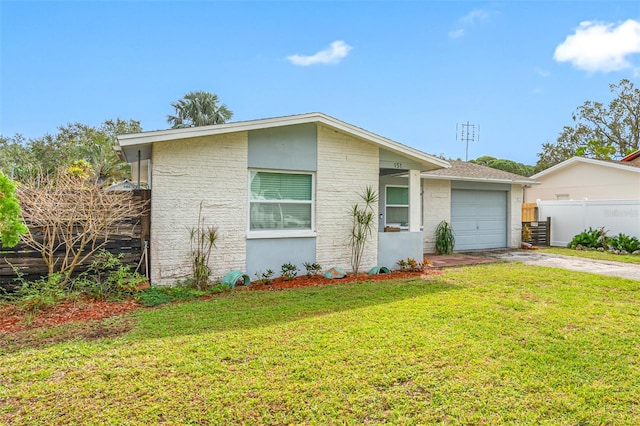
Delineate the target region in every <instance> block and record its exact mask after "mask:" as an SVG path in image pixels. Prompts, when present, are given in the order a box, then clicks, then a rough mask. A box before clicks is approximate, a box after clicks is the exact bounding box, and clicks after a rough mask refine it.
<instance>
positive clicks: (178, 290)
mask: <svg viewBox="0 0 640 426" xmlns="http://www.w3.org/2000/svg"><path fill="white" fill-rule="evenodd" d="M228 288H229V287H228V286H226V285H223V284H216V285H213V286H210V287H209V288H207V290H198V289H196V288H192V287H186V286H183V285H178V286H174V287H169V286H152V287H149V288H147V289H145V290H143V291H139V292H137V293H136V294H135V295H134V298H135V300H136V301H137V302H138V303H140V304H141V305H143V306H148V307H153V306H158V305H163V304H165V303H171V302H185V301H189V300H195V299H200V298H201V297H203V296H206V295H209V294H216V293H222V292H223V291H226V290H228Z"/></svg>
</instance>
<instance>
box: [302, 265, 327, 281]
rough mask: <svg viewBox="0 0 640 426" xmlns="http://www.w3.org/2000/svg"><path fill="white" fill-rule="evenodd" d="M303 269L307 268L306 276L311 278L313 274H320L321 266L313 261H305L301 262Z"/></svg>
mask: <svg viewBox="0 0 640 426" xmlns="http://www.w3.org/2000/svg"><path fill="white" fill-rule="evenodd" d="M303 266H304V269H306V270H307V277H309V278H311V277H313V276H314V275H318V274H320V272H321V271H322V266H320V264H319V263H316V262H313V263H310V262H305V263H303Z"/></svg>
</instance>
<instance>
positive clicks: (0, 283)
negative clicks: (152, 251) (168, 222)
mask: <svg viewBox="0 0 640 426" xmlns="http://www.w3.org/2000/svg"><path fill="white" fill-rule="evenodd" d="M133 196H134V200H135V201H139V202H140V203H138V204H139V205H140V206H141V209H140V213H139V215H137V216H136V217H129V218H126V219H124V220H123V221H121V222H120V223H118V224H117V225H116V226H115V227H114V229H112V231H111V232H113V233H111V234H110V235H109V238H108V240H107V244H106V246H105V247H104V248H105V250H107V251H109V252H110V253H113V254H116V255H118V254H123V258H122V262H123V263H125V264H127V265H130V266H131V267H132V269H135V268H136V267H137V266H138V264H139V263H140V259H141V258H142V256H143V253H144V248H145V241H146V242H147V244H148V242H149V235H150V229H151V226H150V225H151V222H150V217H151V216H150V212H149V203H148V201H149V200H150V199H151V191H150V190H135V191H134V192H133ZM31 231H32V233H33V234H34V235H37V233H38V232H37V229H33V228H32V229H31ZM0 250H1V251H0V287H3V288H11V287H13V286H14V285H15V279H16V278H17V276H18V275H17V272H16V271H18V272H19V273H20V274H22V277H23V279H25V280H28V281H31V280H37V279H39V278H42V277H44V276H46V275H47V266H46V265H45V263H44V260H43V259H42V257H41V255H40V253H39V252H38V251H36V250H34V249H32V248H31V247H29V246H27V245H26V244H24V243H19V244H18V245H17V246H15V247H12V248H4V247H3V248H2V249H0ZM64 251H65V248H64V247H61V248H60V249H59V250H58V251H57V252H56V257H57V258H58V259H61V258H62V256H63V255H64ZM58 253H59V254H58ZM91 261H92V259H91V258H90V259H88V260H87V261H85V262H84V263H83V264H82V265H79V266H78V267H77V268H76V271H75V274H78V273H80V272H82V271H84V270H86V268H87V267H88V266H89V265H90V264H91ZM148 267H149V264H148V256H146V257H145V261H144V262H142V264H141V265H140V269H139V272H140V273H142V274H145V273H146V272H147V271H148ZM75 274H74V275H75Z"/></svg>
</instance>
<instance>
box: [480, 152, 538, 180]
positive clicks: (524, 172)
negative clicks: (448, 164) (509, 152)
mask: <svg viewBox="0 0 640 426" xmlns="http://www.w3.org/2000/svg"><path fill="white" fill-rule="evenodd" d="M469 162H470V163H474V164H479V165H481V166H486V167H491V168H492V169H498V170H503V171H505V172H509V173H515V174H517V175H520V176H526V177H529V176H531V175H532V174H533V173H534V170H533V166H529V165H527V164H523V163H518V162H516V161H512V160H506V159H500V158H495V157H491V156H489V155H483V156H482V157H478V158H476V159H475V160H469Z"/></svg>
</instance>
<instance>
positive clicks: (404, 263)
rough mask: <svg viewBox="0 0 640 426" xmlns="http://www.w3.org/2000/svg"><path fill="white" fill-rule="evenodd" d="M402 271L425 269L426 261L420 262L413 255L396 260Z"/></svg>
mask: <svg viewBox="0 0 640 426" xmlns="http://www.w3.org/2000/svg"><path fill="white" fill-rule="evenodd" d="M396 264H397V265H398V266H399V267H400V270H401V271H402V272H420V271H424V268H425V266H426V264H425V263H424V262H418V261H417V260H415V259H414V258H412V257H407V258H406V259H400V260H398V261H397V262H396Z"/></svg>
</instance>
